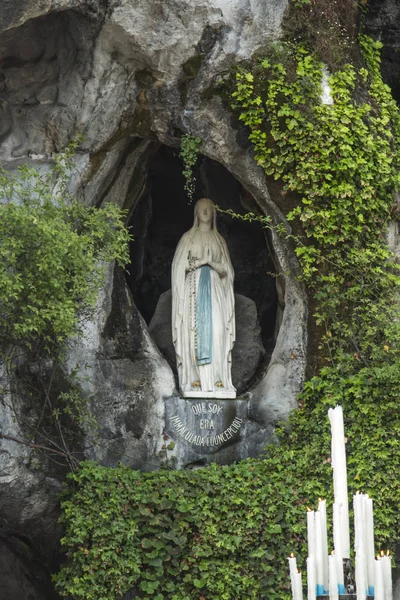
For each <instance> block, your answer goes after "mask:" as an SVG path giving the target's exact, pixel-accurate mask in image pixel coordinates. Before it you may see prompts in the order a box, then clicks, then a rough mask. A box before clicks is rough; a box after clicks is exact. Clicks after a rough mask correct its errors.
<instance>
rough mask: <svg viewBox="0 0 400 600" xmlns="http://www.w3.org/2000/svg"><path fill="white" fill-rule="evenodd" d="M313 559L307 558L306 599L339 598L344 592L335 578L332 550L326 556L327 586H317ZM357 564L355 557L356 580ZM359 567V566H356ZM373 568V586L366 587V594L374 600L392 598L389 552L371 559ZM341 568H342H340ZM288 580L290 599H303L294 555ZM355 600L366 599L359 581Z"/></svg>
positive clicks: (291, 559) (290, 561)
mask: <svg viewBox="0 0 400 600" xmlns="http://www.w3.org/2000/svg"><path fill="white" fill-rule="evenodd" d="M314 565H315V559H314V557H308V558H307V590H308V594H307V600H316V597H317V595H318V596H327V597H329V600H339V595H340V594H344V593H345V590H344V587H343V589H341V588H340V586H339V584H338V579H337V561H336V557H335V554H334V552H332V554H330V555H329V556H328V588H327V589H324V590H323V593H321V588H320V587H318V584H317V583H316V579H315V568H314ZM357 565H359V561H357V558H356V581H357V578H358V577H359V576H357ZM358 568H359V566H358ZM373 568H374V586H373V587H372V588H371V587H370V588H369V589H368V596H372V597H373V598H374V600H393V592H392V565H391V556H390V555H389V554H387V555H384V554H383V553H382V554H381V556H377V557H376V560H375V559H374V561H373ZM342 570H343V569H342ZM289 571H290V581H291V587H292V600H303V583H302V578H301V573H300V571H299V570H298V568H297V563H296V558H295V556H293V554H292V556H290V557H289ZM357 584H358V585H357V600H366V598H367V591H366V589H365V587H364V586H363V585H360V581H358V582H357Z"/></svg>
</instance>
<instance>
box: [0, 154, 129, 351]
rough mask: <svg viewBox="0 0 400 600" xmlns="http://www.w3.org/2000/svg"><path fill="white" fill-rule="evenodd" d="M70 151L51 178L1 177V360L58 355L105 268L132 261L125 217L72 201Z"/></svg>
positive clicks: (33, 173) (26, 173) (29, 172)
mask: <svg viewBox="0 0 400 600" xmlns="http://www.w3.org/2000/svg"><path fill="white" fill-rule="evenodd" d="M70 160H71V155H70V153H69V151H68V152H67V153H65V154H64V155H60V156H57V157H56V158H55V165H54V168H53V169H52V170H50V171H48V172H46V173H43V172H39V171H38V170H36V169H33V168H28V167H27V166H26V165H25V166H22V167H20V168H19V169H18V174H17V175H16V176H11V175H10V174H9V173H7V172H6V171H4V170H3V171H1V172H0V348H1V350H0V356H1V353H4V352H6V351H7V350H8V349H9V348H10V347H14V346H18V347H23V348H28V349H32V348H33V346H35V348H38V347H39V348H40V349H41V351H46V352H47V353H50V352H54V351H55V348H58V347H60V346H61V345H62V344H63V343H64V342H65V341H66V340H67V339H68V338H70V337H71V336H73V335H74V334H76V333H77V331H78V330H79V324H80V322H81V321H82V319H85V318H87V317H88V316H89V315H90V314H91V311H92V310H93V308H94V305H95V302H96V298H97V292H98V289H99V286H100V284H101V282H102V279H103V276H104V270H105V265H106V263H107V262H108V261H111V260H114V259H116V260H117V262H118V263H119V264H125V263H126V262H127V260H128V241H129V237H130V236H129V234H128V232H127V230H126V229H125V227H124V224H123V219H124V214H123V212H122V211H121V210H120V209H119V208H118V207H117V206H115V205H113V204H107V205H105V206H104V207H103V208H102V209H97V208H95V207H89V206H85V205H83V204H82V203H80V202H79V201H78V200H76V199H74V198H71V196H70V194H69V192H68V183H69V176H70V168H71V163H70Z"/></svg>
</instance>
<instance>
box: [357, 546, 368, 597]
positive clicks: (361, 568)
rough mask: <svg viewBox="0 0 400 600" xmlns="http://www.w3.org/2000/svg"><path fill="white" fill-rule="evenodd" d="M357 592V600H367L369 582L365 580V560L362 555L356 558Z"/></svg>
mask: <svg viewBox="0 0 400 600" xmlns="http://www.w3.org/2000/svg"><path fill="white" fill-rule="evenodd" d="M356 590H357V600H366V598H367V582H366V579H365V558H364V556H362V555H357V556H356Z"/></svg>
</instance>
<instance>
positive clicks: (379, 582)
mask: <svg viewBox="0 0 400 600" xmlns="http://www.w3.org/2000/svg"><path fill="white" fill-rule="evenodd" d="M374 594H375V595H374V600H385V594H384V587H383V570H382V561H381V559H380V558H379V556H378V558H377V559H376V561H375V587H374Z"/></svg>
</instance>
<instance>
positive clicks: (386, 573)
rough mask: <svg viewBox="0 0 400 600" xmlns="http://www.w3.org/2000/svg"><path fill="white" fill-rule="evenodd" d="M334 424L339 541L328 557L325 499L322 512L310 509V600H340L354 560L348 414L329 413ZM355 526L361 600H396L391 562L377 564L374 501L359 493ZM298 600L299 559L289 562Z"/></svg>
mask: <svg viewBox="0 0 400 600" xmlns="http://www.w3.org/2000/svg"><path fill="white" fill-rule="evenodd" d="M328 416H329V420H330V423H331V432H332V438H331V464H332V468H333V484H334V504H333V541H334V552H332V554H331V555H330V556H328V538H327V525H326V502H325V500H321V499H320V500H319V504H318V511H315V512H314V511H313V510H310V509H308V513H307V535H308V558H307V582H308V585H307V588H308V600H316V597H317V596H328V595H329V597H330V600H338V598H339V595H340V594H344V593H345V582H344V570H343V560H344V559H349V558H350V528H349V512H348V493H347V469H346V451H345V443H346V440H345V436H344V424H343V411H342V407H341V406H336V408H335V409H332V408H331V409H329V411H328ZM353 507H354V526H355V543H354V549H355V555H356V561H355V563H356V564H355V567H356V569H355V575H356V589H357V600H366V597H367V595H368V596H373V597H374V598H375V600H392V580H391V558H390V556H389V555H387V556H384V555H382V556H380V557H378V558H377V559H376V560H375V549H374V525H373V509H372V499H371V498H369V497H368V495H366V494H360V493H359V492H357V494H356V495H355V496H353ZM289 569H290V579H291V583H292V597H293V600H303V591H302V583H301V574H300V573H299V572H298V570H297V564H296V559H295V557H294V556H293V555H292V556H291V557H290V558H289Z"/></svg>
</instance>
